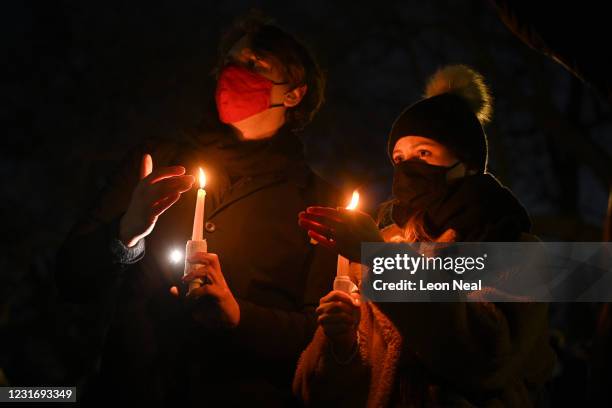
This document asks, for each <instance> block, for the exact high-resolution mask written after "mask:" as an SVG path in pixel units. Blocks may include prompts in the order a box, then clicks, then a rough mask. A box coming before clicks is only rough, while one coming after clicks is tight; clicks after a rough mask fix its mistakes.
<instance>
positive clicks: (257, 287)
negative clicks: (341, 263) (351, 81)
mask: <svg viewBox="0 0 612 408" xmlns="http://www.w3.org/2000/svg"><path fill="white" fill-rule="evenodd" d="M145 151H147V152H149V153H151V154H152V157H153V161H154V166H155V167H159V166H167V165H183V166H185V167H186V168H187V173H189V174H196V173H195V171H194V170H195V168H196V167H197V166H199V165H202V163H204V164H205V166H206V168H207V170H208V173H207V175H208V183H207V188H206V190H207V197H206V220H205V222H206V223H205V232H204V234H205V238H206V239H207V241H208V249H209V252H213V253H216V254H218V256H219V259H220V262H221V267H222V271H223V274H224V276H225V279H226V281H227V283H228V286H229V287H230V289H231V291H232V293H233V294H234V296H235V297H236V298H237V300H238V303H239V305H240V310H241V318H240V324H239V326H238V327H237V328H236V329H217V330H210V329H205V328H203V327H201V326H200V325H199V324H197V323H195V322H194V321H193V319H192V317H191V314H190V313H189V312H188V311H187V309H186V305H185V304H184V302H183V301H182V300H181V299H179V300H177V299H175V298H174V297H172V296H171V295H170V293H169V288H170V287H171V286H172V285H179V286H180V278H181V276H182V274H183V262H182V261H181V262H180V263H179V264H172V263H171V262H170V260H169V258H168V255H169V253H170V251H171V250H172V249H175V248H177V249H179V250H184V248H185V243H186V241H187V240H188V239H190V237H191V231H192V223H193V215H194V208H195V202H196V188H193V189H192V190H190V191H189V192H186V193H184V194H183V195H182V197H181V199H180V200H179V201H178V202H177V203H176V204H175V205H174V206H173V207H171V208H170V209H169V210H168V211H166V212H165V213H164V214H163V215H162V216H161V217H160V219H159V220H158V221H157V224H156V226H155V229H154V230H153V232H152V233H151V234H150V235H149V236H147V237H146V239H145V247H146V249H145V254H144V256H143V257H141V256H139V257H137V258H136V259H129V257H127V258H126V256H125V255H121V254H118V253H117V251H116V250H115V249H116V244H117V240H116V238H117V236H118V222H119V219H120V217H121V216H122V214H123V213H124V212H125V210H126V209H127V206H128V203H129V200H130V196H131V193H132V191H133V189H134V187H135V185H136V183H137V182H138V174H139V164H140V160H141V155H142V153H143V152H145ZM313 204H318V205H332V206H333V205H336V203H335V192H334V191H333V189H332V188H330V186H329V185H327V184H326V183H325V182H323V181H322V180H321V179H320V178H319V177H318V176H316V175H314V174H313V172H312V171H311V170H310V169H309V168H308V167H307V166H306V165H305V164H304V162H303V161H299V160H298V161H296V162H295V163H293V164H292V165H290V166H287V168H285V169H283V170H282V171H277V172H275V173H272V174H268V175H264V176H257V177H241V178H239V179H238V180H236V181H234V182H233V183H230V182H229V178H228V177H227V175H226V174H224V167H223V163H218V162H216V161H215V157H207V156H206V152H205V151H202V152H199V151H193V150H192V149H191V148H187V147H186V145H185V144H181V143H170V142H163V143H159V142H154V143H149V144H147V145H145V146H143V147H142V148H138V149H135V150H134V151H133V152H132V153H131V154H128V156H127V159H126V160H125V162H124V164H123V165H122V166H120V170H119V171H118V172H117V173H116V174H115V175H114V177H113V178H112V180H111V181H110V183H109V186H108V188H107V189H106V190H105V191H104V193H103V194H102V195H101V197H100V198H99V199H98V200H97V201H96V205H95V206H94V208H93V209H92V210H91V211H88V212H87V214H86V215H85V217H84V218H83V219H82V220H81V221H79V222H78V224H77V225H76V226H75V227H74V229H73V230H72V232H71V233H70V236H69V237H68V239H67V240H66V242H65V244H64V245H63V247H62V249H61V251H60V253H59V255H58V269H57V281H58V286H59V288H60V290H61V293H62V294H63V295H64V296H65V297H66V298H68V299H70V300H72V301H75V302H81V303H83V304H87V305H88V306H87V307H89V308H90V309H91V310H92V313H91V320H92V321H94V322H95V323H96V324H97V325H98V326H99V327H100V328H101V329H102V331H101V333H102V334H103V336H97V335H96V336H93V335H92V334H91V333H90V334H89V335H90V336H91V338H92V342H91V350H90V351H89V354H91V355H92V357H99V363H100V364H99V370H98V372H97V373H96V374H95V375H94V380H93V381H91V383H92V385H90V386H89V387H87V388H84V392H85V394H83V395H81V396H80V397H81V398H85V401H88V402H89V403H92V404H100V405H105V406H107V404H108V402H107V401H113V402H116V401H119V400H121V401H126V402H135V401H138V404H139V406H140V405H142V406H145V405H146V406H161V405H170V404H173V405H176V406H183V405H199V406H221V405H223V406H233V405H244V404H246V403H248V404H249V405H251V406H260V405H261V406H280V405H286V404H288V403H291V400H290V398H291V397H290V395H291V393H290V382H291V378H292V373H293V370H294V368H295V362H296V360H297V358H298V356H299V354H300V352H301V351H302V350H303V349H304V348H305V346H306V345H307V344H308V342H309V341H310V339H311V338H312V334H313V333H314V330H315V327H316V321H315V316H314V309H315V307H316V306H317V304H318V301H319V298H320V297H321V296H322V295H323V294H324V293H326V292H327V291H328V290H329V288H330V287H331V282H332V279H333V274H334V272H335V259H336V258H335V256H333V255H332V254H330V253H329V252H326V251H323V250H321V249H319V248H318V247H317V246H313V245H312V244H311V243H310V242H309V238H308V237H307V235H306V233H305V232H304V231H303V230H302V229H300V228H299V227H298V225H297V214H298V212H299V211H302V210H304V209H305V208H306V207H307V206H308V205H313ZM122 257H123V258H122ZM183 290H184V288H183ZM98 342H99V344H98ZM98 352H99V353H100V354H99V355H98ZM85 354H87V353H85ZM81 365H82V364H81ZM81 398H80V399H81Z"/></svg>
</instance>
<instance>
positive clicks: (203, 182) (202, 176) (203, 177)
mask: <svg viewBox="0 0 612 408" xmlns="http://www.w3.org/2000/svg"><path fill="white" fill-rule="evenodd" d="M204 187H206V174H204V170H202V168H201V167H200V188H204Z"/></svg>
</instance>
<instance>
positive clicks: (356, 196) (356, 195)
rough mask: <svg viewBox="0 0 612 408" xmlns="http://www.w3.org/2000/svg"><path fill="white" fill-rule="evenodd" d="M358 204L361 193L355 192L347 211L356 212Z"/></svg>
mask: <svg viewBox="0 0 612 408" xmlns="http://www.w3.org/2000/svg"><path fill="white" fill-rule="evenodd" d="M357 204H359V192H358V191H357V190H355V191H353V197H352V198H351V202H350V204H349V205H347V206H346V209H347V210H354V209H355V208H357Z"/></svg>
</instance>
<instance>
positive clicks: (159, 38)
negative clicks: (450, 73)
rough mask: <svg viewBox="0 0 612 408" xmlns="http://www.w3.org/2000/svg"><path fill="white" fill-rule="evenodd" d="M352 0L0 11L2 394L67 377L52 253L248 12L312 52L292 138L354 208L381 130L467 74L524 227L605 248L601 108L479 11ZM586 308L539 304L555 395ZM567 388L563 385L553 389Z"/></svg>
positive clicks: (384, 193) (383, 164) (581, 361)
mask: <svg viewBox="0 0 612 408" xmlns="http://www.w3.org/2000/svg"><path fill="white" fill-rule="evenodd" d="M350 4H352V3H341V2H330V1H323V0H318V1H304V2H290V1H262V2H249V1H232V2H219V3H214V2H202V1H181V2H171V1H165V2H155V3H142V4H135V3H131V2H125V3H114V2H108V1H98V0H94V1H88V2H80V1H69V0H66V1H61V2H38V3H36V2H34V3H32V2H12V3H10V4H5V5H4V7H3V8H4V10H3V13H2V20H3V21H2V26H3V28H4V30H5V33H4V35H3V37H4V41H5V42H6V44H5V48H6V50H5V53H4V61H5V62H4V64H3V65H5V69H7V70H8V73H6V74H5V75H4V77H3V89H4V90H5V91H4V92H3V93H4V95H5V96H4V99H5V101H4V102H5V109H3V110H2V116H3V122H4V123H5V131H4V134H3V137H2V138H1V140H0V143H1V147H0V155H1V156H0V157H1V158H0V166H1V172H2V175H3V183H2V187H1V190H0V196H1V200H0V201H1V203H2V204H1V206H0V217H1V219H2V222H3V234H2V235H0V239H1V240H2V242H1V243H0V245H1V246H2V248H3V250H2V256H1V257H0V270H1V272H2V273H1V275H0V276H1V278H0V279H1V280H0V299H1V300H0V339H2V348H1V349H0V369H1V370H2V371H0V385H2V384H7V383H9V384H24V385H26V384H30V385H36V384H41V385H43V384H56V383H62V381H64V380H65V378H66V376H67V375H68V374H67V368H66V367H65V366H64V364H63V363H62V361H63V356H65V355H67V354H68V353H70V350H71V347H72V346H73V344H75V342H78V341H80V340H77V339H78V336H77V333H76V331H75V330H76V329H75V328H74V327H73V325H72V323H71V322H72V319H73V318H74V317H75V316H76V317H77V318H78V317H80V316H81V314H82V311H80V310H78V309H75V308H74V307H72V306H69V305H66V304H63V303H61V302H60V301H58V300H57V298H56V293H55V288H54V283H53V277H52V271H53V258H54V255H55V251H56V249H57V247H58V246H59V244H60V243H61V242H62V240H63V238H64V236H65V234H66V233H67V231H68V229H69V228H70V226H71V224H72V223H73V222H74V220H75V218H76V216H77V214H78V211H79V209H80V208H82V207H83V206H84V205H85V204H86V203H87V202H89V201H91V200H92V199H94V198H95V196H96V192H97V191H98V190H99V189H100V188H101V186H102V185H103V183H104V178H105V176H106V175H107V174H108V172H109V171H110V170H112V168H113V166H114V165H115V164H116V163H117V161H118V160H119V159H120V158H121V157H122V154H123V153H124V152H125V151H126V150H127V148H129V147H131V146H133V145H134V144H136V143H138V142H139V141H142V140H144V139H146V138H149V137H180V134H181V131H182V129H186V128H189V127H190V126H193V125H194V124H196V123H197V121H198V119H199V118H200V116H201V112H202V110H203V109H204V106H205V104H206V103H207V100H208V98H209V97H210V95H211V92H212V91H211V88H210V84H211V76H210V75H209V72H210V70H211V68H212V64H213V63H214V60H215V57H216V47H217V42H218V40H219V37H220V35H221V33H222V32H223V30H224V28H226V27H227V26H228V24H230V23H231V22H232V21H233V20H234V19H235V18H236V17H237V16H240V15H241V14H244V13H245V12H246V11H248V10H249V9H250V8H252V7H256V8H258V9H260V10H261V11H263V12H264V13H265V14H268V15H270V16H271V17H273V18H275V19H276V21H277V22H278V23H279V24H280V25H281V26H282V27H284V28H286V29H287V30H288V31H291V32H293V33H295V34H297V35H298V36H299V37H300V38H302V39H303V40H305V42H306V43H307V44H308V45H309V46H310V48H311V49H312V50H313V51H314V52H315V54H316V55H317V56H318V58H319V61H320V64H321V65H322V67H323V68H324V70H325V71H326V72H327V75H328V86H327V98H326V99H327V101H326V104H325V105H324V107H323V109H322V111H321V112H320V114H319V115H318V116H317V117H316V118H315V121H314V122H313V123H312V124H311V125H310V126H309V127H307V129H306V131H305V132H304V142H305V145H306V149H307V156H308V158H309V160H310V162H311V164H312V167H313V168H314V169H315V171H316V172H318V173H319V174H320V175H322V176H323V177H324V178H325V179H327V180H329V181H330V182H332V183H333V184H335V185H336V186H338V187H340V188H342V189H345V190H346V191H350V190H351V189H352V188H353V187H355V186H360V188H361V192H362V197H363V199H364V200H365V202H364V204H365V205H366V206H367V207H368V209H370V210H372V211H373V210H374V209H375V207H376V204H377V203H379V202H381V201H383V200H385V199H386V198H388V194H389V191H390V181H391V174H392V169H391V166H390V163H389V162H388V159H387V157H386V150H385V142H386V137H387V132H388V130H389V128H390V125H391V123H392V121H393V119H394V118H395V116H396V115H397V114H398V113H399V112H400V111H401V110H402V108H403V107H405V106H406V105H408V104H410V103H412V102H414V101H416V100H418V99H419V98H420V96H421V94H422V91H423V87H424V84H425V81H426V79H427V77H428V76H429V75H431V74H432V73H433V72H434V71H435V69H436V68H438V67H440V66H443V65H445V64H449V63H465V64H468V65H471V66H473V67H474V68H475V69H477V70H478V71H480V72H481V73H482V74H483V75H484V76H485V78H486V79H487V80H488V83H489V85H490V88H491V90H492V93H493V95H494V97H495V103H494V117H493V121H492V123H491V124H490V125H489V126H488V127H487V134H488V138H489V149H490V153H489V170H490V171H491V172H492V173H493V174H495V175H496V176H497V177H498V178H499V179H500V180H501V181H502V182H503V183H504V184H506V185H508V186H509V187H510V188H511V189H512V190H513V191H514V192H515V194H516V195H517V196H518V197H519V199H520V200H521V201H522V202H523V204H524V205H525V206H526V207H527V209H528V211H529V212H530V214H531V215H532V219H533V222H534V233H536V234H537V235H539V236H540V237H541V238H542V239H543V240H553V241H554V240H559V241H599V240H601V239H602V226H603V223H604V218H605V216H606V206H607V199H608V186H609V183H610V181H611V180H612V166H611V163H612V161H611V160H610V157H611V155H612V138H611V137H610V133H611V131H612V117H611V115H610V113H611V112H610V105H609V102H608V101H609V100H606V98H605V97H600V96H598V93H597V92H596V90H595V89H593V88H592V87H589V86H588V85H586V84H585V83H583V82H582V81H580V80H579V79H577V78H576V77H575V76H573V75H572V74H570V73H569V72H568V71H567V70H566V69H564V68H563V67H562V66H561V65H560V64H558V63H556V62H554V61H553V60H552V59H550V58H548V57H546V56H544V55H542V54H541V53H538V52H536V51H534V50H532V49H530V48H529V47H528V46H526V45H525V44H524V43H523V42H521V40H520V39H518V38H517V37H516V36H514V35H513V34H512V33H511V32H510V31H509V30H508V29H507V28H506V26H504V24H503V23H502V21H501V20H500V18H499V17H498V15H497V13H496V11H495V9H494V8H493V7H492V5H491V4H489V3H487V2H484V1H477V0H471V1H445V0H434V1H426V2H423V1H420V2H418V1H377V2H375V3H372V4H369V5H366V4H365V3H364V5H359V6H358V5H350ZM552 15H554V13H552V14H551V16H552ZM551 18H552V17H551ZM570 28H571V29H575V28H576V25H575V24H571V25H570V24H568V29H570ZM602 29H603V27H602ZM605 38H606V37H602V38H600V41H607V40H606V39H605ZM596 44H597V43H596V42H595V44H591V45H585V46H587V47H588V46H593V47H595V46H596ZM595 58H596V57H595ZM602 58H603V57H602ZM347 198H348V197H347ZM594 309H595V307H594V306H592V305H587V304H584V305H583V304H574V305H554V306H553V309H552V313H551V321H552V324H553V326H554V328H555V331H554V332H553V340H554V341H555V342H556V344H557V347H558V349H559V353H560V356H561V359H560V366H559V368H558V372H557V378H556V387H557V388H556V389H557V391H556V392H557V394H556V395H557V397H556V398H558V400H562V398H580V396H581V395H583V393H584V389H583V388H584V383H585V381H586V378H587V367H586V363H585V361H586V357H587V356H588V353H589V347H590V344H591V337H590V336H591V333H592V330H593V326H594V322H595V317H596V314H595V311H594ZM570 381H571V384H573V386H572V387H573V388H572V389H571V390H564V388H565V387H564V386H563V384H569V383H570ZM564 393H565V394H567V395H564ZM576 401H579V399H576ZM565 402H568V400H567V399H565Z"/></svg>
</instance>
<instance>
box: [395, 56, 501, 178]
mask: <svg viewBox="0 0 612 408" xmlns="http://www.w3.org/2000/svg"><path fill="white" fill-rule="evenodd" d="M492 101H493V98H492V97H491V94H490V93H489V89H488V88H487V86H486V84H485V82H484V78H483V77H482V75H480V74H479V73H478V72H476V71H474V70H473V69H472V68H470V67H468V66H465V65H449V66H446V67H444V68H441V69H440V70H438V71H437V72H436V73H435V74H434V75H433V76H432V77H431V78H430V79H429V81H428V82H427V86H426V88H425V95H424V99H422V100H420V101H418V102H416V103H415V104H413V105H411V106H409V107H408V108H406V109H405V110H404V111H403V112H402V113H401V114H400V115H399V117H398V118H397V119H396V120H395V122H394V123H393V127H392V128H391V132H390V134H389V140H388V146H387V149H388V154H389V157H390V158H391V160H392V161H393V149H394V147H395V144H396V143H397V141H398V140H399V139H401V138H402V137H404V136H422V137H427V138H429V139H433V140H435V141H437V142H438V143H441V144H442V145H444V146H446V147H447V148H449V149H450V150H451V151H452V152H453V153H454V154H455V155H456V156H457V157H458V158H459V159H460V160H461V161H462V162H464V163H466V164H467V165H468V166H469V167H471V168H473V169H475V170H478V171H479V172H484V171H485V170H486V167H487V137H486V134H485V132H484V129H483V125H484V124H485V123H487V122H489V121H490V120H491V117H492V111H493V109H492Z"/></svg>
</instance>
